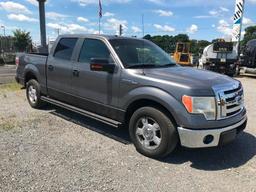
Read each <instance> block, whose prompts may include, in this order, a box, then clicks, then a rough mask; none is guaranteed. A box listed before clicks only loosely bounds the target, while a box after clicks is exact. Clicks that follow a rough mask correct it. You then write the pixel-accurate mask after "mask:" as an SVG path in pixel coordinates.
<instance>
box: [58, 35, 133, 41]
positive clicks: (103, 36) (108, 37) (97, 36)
mask: <svg viewBox="0 0 256 192" xmlns="http://www.w3.org/2000/svg"><path fill="white" fill-rule="evenodd" d="M59 37H60V38H63V37H66V38H67V37H76V38H105V39H107V40H111V39H138V38H136V37H123V36H118V35H97V34H96V35H95V34H65V35H60V36H59Z"/></svg>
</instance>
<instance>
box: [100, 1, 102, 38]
mask: <svg viewBox="0 0 256 192" xmlns="http://www.w3.org/2000/svg"><path fill="white" fill-rule="evenodd" d="M101 18H102V4H101V0H99V34H100V32H101Z"/></svg>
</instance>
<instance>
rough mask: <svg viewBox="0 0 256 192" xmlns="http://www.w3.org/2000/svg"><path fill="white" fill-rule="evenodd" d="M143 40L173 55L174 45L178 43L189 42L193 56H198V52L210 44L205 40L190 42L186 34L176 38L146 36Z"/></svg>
mask: <svg viewBox="0 0 256 192" xmlns="http://www.w3.org/2000/svg"><path fill="white" fill-rule="evenodd" d="M144 39H147V40H150V41H152V42H154V43H155V44H157V45H158V46H159V47H161V48H162V49H163V50H165V51H166V52H167V53H173V52H174V51H175V48H176V43H178V42H190V43H191V52H192V53H193V54H196V55H198V53H199V52H202V50H203V49H204V48H205V47H206V46H208V45H209V44H210V42H209V41H205V40H199V41H197V40H190V39H189V36H188V35H186V34H178V35H176V36H169V35H164V36H160V35H158V36H151V35H146V36H145V37H144Z"/></svg>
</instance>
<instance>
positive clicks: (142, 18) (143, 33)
mask: <svg viewBox="0 0 256 192" xmlns="http://www.w3.org/2000/svg"><path fill="white" fill-rule="evenodd" d="M141 24H142V37H144V36H145V25H144V14H142V17H141Z"/></svg>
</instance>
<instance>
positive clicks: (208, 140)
mask: <svg viewBox="0 0 256 192" xmlns="http://www.w3.org/2000/svg"><path fill="white" fill-rule="evenodd" d="M213 140H214V137H213V136H212V135H207V136H205V138H204V144H206V145H208V144H210V143H211V142H213Z"/></svg>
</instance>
